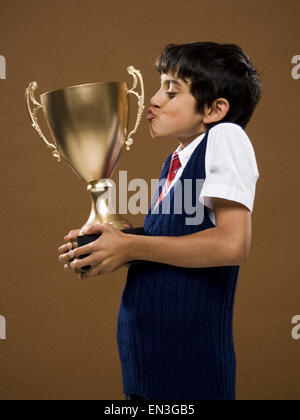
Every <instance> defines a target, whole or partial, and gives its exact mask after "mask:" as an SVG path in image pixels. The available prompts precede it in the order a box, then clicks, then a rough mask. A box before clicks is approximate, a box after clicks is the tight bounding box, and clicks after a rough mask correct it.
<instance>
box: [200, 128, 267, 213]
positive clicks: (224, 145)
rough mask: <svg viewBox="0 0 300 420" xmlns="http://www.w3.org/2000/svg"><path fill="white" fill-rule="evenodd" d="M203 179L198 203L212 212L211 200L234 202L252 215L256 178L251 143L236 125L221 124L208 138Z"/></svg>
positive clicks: (255, 165) (211, 131)
mask: <svg viewBox="0 0 300 420" xmlns="http://www.w3.org/2000/svg"><path fill="white" fill-rule="evenodd" d="M205 170H206V178H205V180H204V183H203V187H202V190H201V194H200V197H199V201H200V202H201V203H202V204H204V205H205V206H207V207H209V208H210V209H213V202H212V199H211V198H212V197H219V198H225V199H227V200H232V201H237V202H239V203H241V204H243V205H245V206H246V207H247V208H248V209H249V210H250V211H251V212H252V211H253V205H254V198H255V189H256V182H257V180H258V178H259V172H258V168H257V162H256V158H255V153H254V150H253V146H252V143H251V141H250V139H249V137H248V136H247V134H246V132H245V131H244V130H243V129H242V127H240V126H239V125H237V124H234V123H221V124H218V125H217V126H215V127H213V128H212V129H211V130H210V132H209V135H208V141H207V147H206V157H205Z"/></svg>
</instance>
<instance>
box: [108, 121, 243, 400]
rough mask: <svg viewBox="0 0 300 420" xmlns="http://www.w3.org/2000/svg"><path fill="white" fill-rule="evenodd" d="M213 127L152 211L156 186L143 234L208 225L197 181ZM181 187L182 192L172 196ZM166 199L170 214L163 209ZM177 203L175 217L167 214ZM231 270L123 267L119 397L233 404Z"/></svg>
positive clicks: (156, 265)
mask: <svg viewBox="0 0 300 420" xmlns="http://www.w3.org/2000/svg"><path fill="white" fill-rule="evenodd" d="M214 125H216V124H214ZM212 127H213V126H211V127H210V128H209V129H208V130H207V131H206V134H205V136H204V138H203V139H202V140H201V141H200V143H199V145H198V146H197V147H196V149H195V150H194V152H193V153H192V155H191V157H190V158H189V161H188V162H187V164H186V166H185V167H184V169H183V172H182V174H181V177H180V178H179V180H180V181H181V182H176V183H175V184H174V186H173V187H172V188H171V190H170V191H169V193H168V194H167V195H166V196H165V197H164V199H163V200H162V201H161V203H160V204H159V211H156V212H155V213H156V214H154V213H153V210H152V213H151V209H152V207H154V204H155V203H156V200H157V198H158V196H159V194H160V192H161V189H162V185H160V184H159V186H158V188H157V191H156V194H155V196H154V199H153V201H152V203H151V206H150V208H149V210H148V214H147V215H146V217H145V221H144V230H145V234H146V235H149V236H183V235H189V234H193V233H196V232H200V231H203V230H206V229H211V228H215V226H214V224H213V223H212V222H211V220H210V218H209V215H208V211H207V208H206V207H205V206H203V205H202V204H201V203H200V202H199V195H200V193H199V191H197V188H196V180H197V179H198V180H199V179H200V180H204V179H205V177H206V173H205V154H206V145H207V140H208V136H209V132H210V130H211V128H212ZM171 158H172V153H171V154H170V155H169V156H168V157H167V159H166V161H165V163H164V165H163V168H162V172H161V175H160V181H161V180H163V179H166V178H167V175H168V170H169V166H170V162H171ZM184 180H191V181H190V182H191V183H192V188H189V189H188V194H189V195H191V197H189V200H190V201H191V203H192V205H193V206H194V208H195V206H196V205H201V206H202V212H203V217H202V220H201V222H200V223H198V224H191V223H189V224H188V223H187V220H188V219H190V218H191V217H193V215H192V214H191V213H190V211H189V212H188V213H186V210H185V206H184V197H185V193H184V191H185V190H186V188H187V187H186V186H185V183H184ZM180 185H181V188H182V193H181V194H177V193H176V192H177V191H179V190H178V188H179V187H180ZM168 195H169V198H168V199H167V197H168ZM165 200H169V203H170V212H166V211H162V210H163V205H165V204H164V202H165ZM180 204H181V208H182V212H179V211H178V212H177V211H174V208H176V205H177V206H179V207H178V208H180ZM164 213H165V214H164ZM168 213H169V214H168ZM177 213H178V214H177ZM238 273H239V266H222V267H220V266H219V267H205V268H184V267H177V266H172V265H168V264H161V263H155V262H148V261H144V262H138V263H134V264H132V265H131V266H130V267H129V269H128V274H127V282H126V284H125V287H124V290H123V294H122V297H121V305H120V310H119V315H118V324H117V335H116V338H117V344H118V351H119V356H120V361H121V368H122V380H123V392H124V394H134V395H138V396H141V397H143V398H146V399H158V400H235V385H236V357H235V350H234V343H233V331H232V322H233V307H234V296H235V290H236V285H237V279H238Z"/></svg>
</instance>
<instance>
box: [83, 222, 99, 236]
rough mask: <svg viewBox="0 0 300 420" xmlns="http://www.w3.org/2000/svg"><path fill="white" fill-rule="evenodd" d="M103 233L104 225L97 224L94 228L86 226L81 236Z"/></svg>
mask: <svg viewBox="0 0 300 420" xmlns="http://www.w3.org/2000/svg"><path fill="white" fill-rule="evenodd" d="M102 232H103V224H100V223H98V224H96V225H92V226H86V227H84V228H82V229H81V231H80V235H92V234H94V233H102Z"/></svg>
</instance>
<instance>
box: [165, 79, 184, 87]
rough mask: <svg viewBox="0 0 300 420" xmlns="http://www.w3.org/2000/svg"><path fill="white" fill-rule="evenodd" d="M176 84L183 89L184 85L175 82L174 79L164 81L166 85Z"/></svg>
mask: <svg viewBox="0 0 300 420" xmlns="http://www.w3.org/2000/svg"><path fill="white" fill-rule="evenodd" d="M171 82H172V83H174V85H177V86H178V87H182V84H181V83H180V82H178V81H177V80H174V79H167V80H164V83H169V84H170V83H171Z"/></svg>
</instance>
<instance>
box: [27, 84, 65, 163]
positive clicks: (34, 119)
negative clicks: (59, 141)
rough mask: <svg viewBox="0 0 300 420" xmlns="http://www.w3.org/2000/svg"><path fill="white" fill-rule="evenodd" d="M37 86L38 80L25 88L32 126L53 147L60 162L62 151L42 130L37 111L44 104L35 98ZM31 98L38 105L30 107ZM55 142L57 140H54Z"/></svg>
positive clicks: (54, 153) (47, 144)
mask: <svg viewBox="0 0 300 420" xmlns="http://www.w3.org/2000/svg"><path fill="white" fill-rule="evenodd" d="M36 88H37V83H36V82H31V83H30V85H29V86H28V88H27V89H26V90H25V99H26V104H27V111H28V115H29V118H30V119H31V122H32V127H33V128H34V129H35V130H36V131H37V133H38V135H39V136H40V137H41V139H42V140H43V141H44V143H45V144H46V146H47V147H49V148H50V149H52V154H53V156H54V157H55V158H56V159H57V160H58V162H60V161H61V152H60V151H59V150H58V148H57V146H56V144H52V143H49V142H48V140H47V139H46V137H45V136H44V134H43V133H42V130H41V129H40V126H39V123H38V120H37V116H36V113H37V111H38V110H39V109H40V108H42V107H43V106H42V105H41V104H40V103H39V102H38V101H37V100H36V99H35V97H34V92H35V90H36ZM30 100H31V102H32V103H33V104H34V105H36V107H35V108H33V109H31V107H30ZM54 142H55V140H54Z"/></svg>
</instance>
